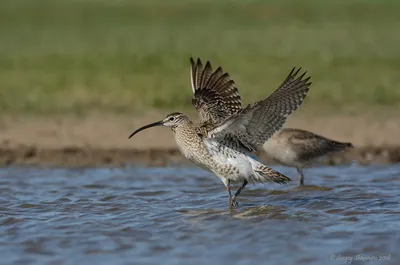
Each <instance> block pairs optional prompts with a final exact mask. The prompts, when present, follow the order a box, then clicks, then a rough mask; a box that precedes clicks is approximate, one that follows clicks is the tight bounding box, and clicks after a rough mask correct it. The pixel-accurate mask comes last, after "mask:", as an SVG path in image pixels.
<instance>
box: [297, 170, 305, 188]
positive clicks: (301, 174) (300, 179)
mask: <svg viewBox="0 0 400 265" xmlns="http://www.w3.org/2000/svg"><path fill="white" fill-rule="evenodd" d="M296 169H297V172H299V186H302V185H304V175H303V169H302V168H296Z"/></svg>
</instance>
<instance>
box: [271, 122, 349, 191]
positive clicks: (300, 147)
mask: <svg viewBox="0 0 400 265" xmlns="http://www.w3.org/2000/svg"><path fill="white" fill-rule="evenodd" d="M352 147H353V145H352V144H351V143H345V142H338V141H334V140H331V139H328V138H326V137H323V136H321V135H318V134H315V133H312V132H309V131H306V130H301V129H293V128H285V129H282V130H280V131H278V132H276V133H275V134H274V135H273V136H272V137H271V138H269V139H268V141H266V142H265V143H264V145H263V149H264V151H265V152H266V153H267V155H268V156H269V157H271V158H273V159H274V160H275V161H277V162H278V163H280V164H282V165H286V166H289V167H295V168H296V169H297V171H298V173H299V185H303V184H304V174H303V168H305V167H307V166H308V165H310V164H312V163H313V162H315V161H317V160H318V159H320V158H322V157H324V156H326V155H329V154H331V153H334V152H338V151H343V150H345V149H348V148H352Z"/></svg>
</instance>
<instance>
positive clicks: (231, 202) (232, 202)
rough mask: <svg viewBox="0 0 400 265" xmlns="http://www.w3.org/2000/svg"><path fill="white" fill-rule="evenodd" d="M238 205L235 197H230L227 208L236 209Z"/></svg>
mask: <svg viewBox="0 0 400 265" xmlns="http://www.w3.org/2000/svg"><path fill="white" fill-rule="evenodd" d="M238 205H239V203H238V202H237V201H236V197H235V196H232V197H231V198H230V200H229V206H230V207H237V206H238Z"/></svg>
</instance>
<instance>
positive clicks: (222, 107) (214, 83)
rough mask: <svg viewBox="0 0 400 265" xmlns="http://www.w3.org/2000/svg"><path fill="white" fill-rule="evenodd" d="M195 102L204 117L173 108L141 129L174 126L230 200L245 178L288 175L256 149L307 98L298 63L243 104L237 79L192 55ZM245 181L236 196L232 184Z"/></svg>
mask: <svg viewBox="0 0 400 265" xmlns="http://www.w3.org/2000/svg"><path fill="white" fill-rule="evenodd" d="M190 63H191V67H190V77H191V85H192V91H193V95H194V97H193V99H192V103H193V106H194V107H195V108H196V110H197V111H198V113H199V116H200V122H199V123H194V122H192V121H191V120H190V119H189V118H188V117H187V116H186V115H185V114H182V113H179V112H174V113H171V114H168V115H167V116H166V117H165V118H164V119H163V120H161V121H157V122H154V123H151V124H148V125H146V126H143V127H141V128H139V129H137V130H136V131H134V132H133V133H132V134H131V135H130V136H129V138H131V137H132V136H134V135H135V134H137V133H138V132H140V131H142V130H144V129H147V128H150V127H154V126H166V127H170V128H171V130H172V132H173V134H174V136H175V141H176V143H177V145H178V148H179V150H180V152H181V153H182V154H183V155H184V156H185V157H186V158H187V159H189V160H190V161H192V162H193V163H194V164H196V165H198V166H200V167H201V168H203V169H206V170H208V171H211V172H212V173H214V174H215V175H216V176H217V177H218V178H219V179H220V180H221V181H222V182H223V183H224V185H225V187H226V189H227V191H228V193H229V205H230V206H236V205H237V202H236V198H237V196H238V195H239V194H240V193H241V191H242V190H243V188H244V187H245V186H246V185H247V183H249V182H250V183H257V182H276V183H280V184H284V183H287V182H289V181H290V179H289V178H288V177H287V176H285V175H283V174H281V173H279V172H277V171H275V170H273V169H271V168H269V167H267V166H266V165H264V164H262V163H261V162H259V161H258V160H257V159H256V158H255V156H254V154H252V152H254V151H257V150H260V149H261V148H262V145H263V144H264V143H265V141H266V140H267V139H268V138H269V137H271V136H272V135H273V134H274V133H275V132H276V131H277V130H279V129H280V128H281V127H282V126H283V124H284V123H285V121H286V118H287V117H288V116H289V115H290V114H291V113H292V112H294V111H295V110H296V109H297V108H298V107H299V106H300V105H301V103H302V102H303V100H304V98H305V97H306V94H307V92H308V90H309V87H310V85H311V82H309V79H310V77H307V78H304V76H305V74H306V72H304V73H303V74H301V75H300V76H298V74H299V71H300V69H301V68H300V69H298V70H296V69H295V68H293V69H292V71H291V72H290V73H289V75H288V76H287V77H286V79H285V80H284V81H283V83H282V84H281V85H280V86H279V87H278V88H277V89H276V90H275V91H274V92H273V93H272V94H271V95H269V96H268V97H266V98H265V99H263V100H261V101H258V102H256V103H253V104H250V105H248V106H247V107H245V108H242V103H241V98H240V96H239V93H238V89H237V88H236V86H235V83H234V81H233V80H232V79H231V78H230V77H229V75H228V73H224V72H223V71H222V68H221V67H219V68H218V69H217V70H215V71H214V72H213V70H212V67H211V63H210V62H209V61H207V63H206V64H205V66H204V67H203V64H202V62H201V60H200V59H197V62H196V63H195V62H194V60H193V58H191V59H190ZM235 183H241V184H242V185H241V186H240V188H239V189H238V190H237V192H236V193H235V194H234V195H233V196H232V194H231V187H230V185H231V184H235Z"/></svg>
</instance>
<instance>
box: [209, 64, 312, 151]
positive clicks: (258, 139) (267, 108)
mask: <svg viewBox="0 0 400 265" xmlns="http://www.w3.org/2000/svg"><path fill="white" fill-rule="evenodd" d="M300 69H301V68H300ZM300 69H298V70H297V71H295V68H293V69H292V71H291V72H290V73H289V75H288V76H287V78H286V79H285V80H284V81H283V83H282V84H281V85H280V86H279V87H278V89H276V90H275V91H274V92H273V93H272V94H271V95H269V96H268V97H267V98H265V99H264V100H261V101H259V102H256V103H254V104H251V105H248V106H247V107H246V108H244V109H242V110H241V111H240V112H238V113H236V114H234V115H232V116H231V117H229V118H228V119H226V120H225V121H224V122H222V123H221V124H219V125H218V126H215V127H214V128H213V129H211V130H209V131H208V137H211V138H224V137H226V136H227V135H230V136H234V137H235V138H236V139H238V140H239V141H240V143H241V144H243V145H244V146H245V147H246V148H247V149H249V150H250V151H256V150H259V149H260V148H261V147H262V145H263V144H264V142H265V141H266V140H268V138H270V137H271V136H272V135H273V134H274V133H275V132H276V131H278V130H279V129H280V128H281V127H282V126H283V124H284V123H285V121H286V119H287V117H288V116H289V115H290V114H291V113H292V112H294V111H295V110H296V109H297V108H298V107H299V106H300V105H301V103H302V102H303V100H304V98H305V97H306V95H307V92H308V90H309V88H310V85H311V82H308V81H309V79H310V77H307V78H305V79H304V76H305V74H306V73H307V72H305V73H303V74H302V75H300V76H299V77H297V75H298V73H299V71H300Z"/></svg>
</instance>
